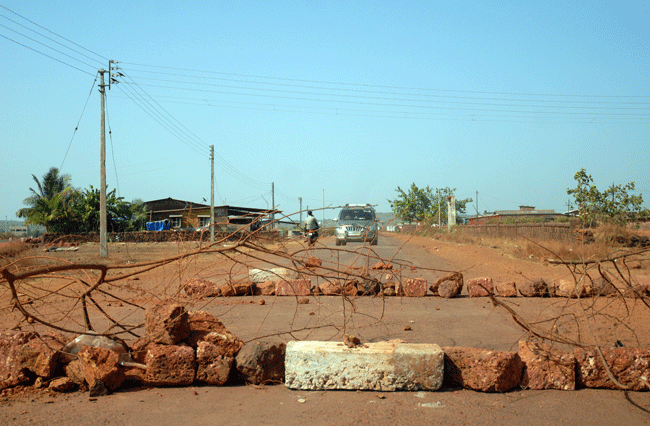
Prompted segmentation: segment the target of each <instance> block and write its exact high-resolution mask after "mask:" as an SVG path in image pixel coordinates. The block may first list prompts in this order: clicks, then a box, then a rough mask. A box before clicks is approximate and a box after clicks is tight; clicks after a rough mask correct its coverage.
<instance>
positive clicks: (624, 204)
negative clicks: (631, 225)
mask: <svg viewBox="0 0 650 426" xmlns="http://www.w3.org/2000/svg"><path fill="white" fill-rule="evenodd" d="M573 178H574V179H575V180H576V182H577V186H576V187H575V188H573V189H571V188H569V189H567V194H569V195H573V198H574V200H575V204H576V205H577V206H578V211H579V215H580V219H582V221H583V223H584V224H585V226H593V225H594V224H596V223H598V222H610V223H614V224H618V225H622V224H625V223H627V222H629V221H630V220H633V219H637V218H641V217H647V216H648V209H644V208H643V207H642V205H643V196H642V194H639V195H630V194H629V191H634V182H630V183H628V184H625V185H612V186H610V187H609V188H608V189H607V190H605V191H604V192H600V191H599V190H598V188H596V185H595V184H594V183H593V182H594V180H593V178H592V177H591V175H588V174H587V172H586V171H585V169H584V168H582V169H580V170H579V171H577V172H576V174H575V175H574V177H573Z"/></svg>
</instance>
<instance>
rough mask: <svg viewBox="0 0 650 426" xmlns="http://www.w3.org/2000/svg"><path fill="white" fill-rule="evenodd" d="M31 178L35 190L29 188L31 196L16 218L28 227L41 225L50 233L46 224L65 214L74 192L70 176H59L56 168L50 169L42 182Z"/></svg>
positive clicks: (26, 199) (25, 201)
mask: <svg viewBox="0 0 650 426" xmlns="http://www.w3.org/2000/svg"><path fill="white" fill-rule="evenodd" d="M32 178H34V181H35V182H36V188H37V190H35V189H34V188H29V190H30V191H31V193H32V194H31V195H30V196H29V197H27V198H25V200H24V201H23V203H24V204H26V205H27V207H25V208H22V209H20V210H18V212H17V213H16V216H18V217H21V218H24V219H25V222H26V223H27V224H28V225H29V224H32V225H43V226H45V228H46V229H47V230H48V232H50V229H49V227H48V224H49V223H50V222H52V221H55V220H57V218H58V217H59V216H60V215H61V214H65V212H66V211H67V209H68V207H69V202H68V201H69V200H70V199H71V198H73V197H74V193H75V190H74V188H72V187H71V186H70V182H71V179H70V175H67V174H60V173H59V169H57V168H56V167H52V168H50V170H48V171H47V173H45V174H44V175H43V177H42V181H39V180H38V178H37V177H36V176H34V175H32Z"/></svg>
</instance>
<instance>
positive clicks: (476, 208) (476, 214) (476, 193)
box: [476, 191, 478, 225]
mask: <svg viewBox="0 0 650 426" xmlns="http://www.w3.org/2000/svg"><path fill="white" fill-rule="evenodd" d="M476 218H477V219H478V191H476ZM477 225H478V223H477Z"/></svg>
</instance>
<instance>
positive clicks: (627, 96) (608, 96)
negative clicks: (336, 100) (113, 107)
mask: <svg viewBox="0 0 650 426" xmlns="http://www.w3.org/2000/svg"><path fill="white" fill-rule="evenodd" d="M122 64H126V65H136V66H143V67H152V68H161V69H173V70H182V71H190V72H198V73H208V74H219V75H228V76H237V77H249V78H259V79H265V80H274V81H292V82H303V83H315V84H335V85H341V86H352V87H371V88H379V89H396V90H422V91H431V92H455V93H476V94H486V95H517V96H558V97H585V98H648V97H649V96H650V95H580V94H549V93H522V92H489V91H479V90H453V89H432V88H422V87H408V86H387V85H378V84H360V83H347V82H337V81H326V80H306V79H296V78H281V77H268V76H259V75H251V74H237V73H225V72H217V71H207V70H194V69H189V68H178V67H166V66H159V65H149V64H138V63H131V62H123V63H122Z"/></svg>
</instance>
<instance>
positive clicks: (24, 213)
mask: <svg viewBox="0 0 650 426" xmlns="http://www.w3.org/2000/svg"><path fill="white" fill-rule="evenodd" d="M32 177H33V178H34V181H36V186H37V190H35V189H33V188H29V189H30V191H31V192H32V195H30V196H29V197H28V198H26V199H25V200H24V203H25V204H26V205H27V206H28V207H25V208H23V209H20V210H19V211H18V212H17V213H16V214H17V216H18V217H22V218H25V219H26V222H27V224H33V225H43V226H45V229H46V230H47V232H49V233H53V234H80V233H89V232H98V231H99V210H100V206H99V195H100V194H99V190H98V189H94V188H93V187H92V185H91V186H90V189H86V190H84V191H79V190H76V189H74V188H72V187H71V186H70V181H71V179H70V176H69V175H61V174H60V173H59V170H58V169H57V168H56V167H52V168H51V169H50V170H49V171H48V172H47V173H46V174H45V175H44V176H43V178H42V181H39V180H38V178H36V176H34V175H32ZM146 217H147V215H146V208H145V206H144V203H142V202H141V201H140V202H138V203H129V202H126V201H124V199H123V198H122V197H118V196H117V195H116V194H115V190H113V191H110V192H109V193H107V194H106V219H107V226H106V227H107V231H108V232H126V231H133V230H140V229H144V226H145V222H146Z"/></svg>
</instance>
